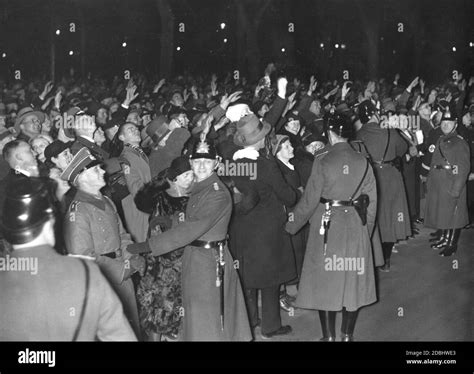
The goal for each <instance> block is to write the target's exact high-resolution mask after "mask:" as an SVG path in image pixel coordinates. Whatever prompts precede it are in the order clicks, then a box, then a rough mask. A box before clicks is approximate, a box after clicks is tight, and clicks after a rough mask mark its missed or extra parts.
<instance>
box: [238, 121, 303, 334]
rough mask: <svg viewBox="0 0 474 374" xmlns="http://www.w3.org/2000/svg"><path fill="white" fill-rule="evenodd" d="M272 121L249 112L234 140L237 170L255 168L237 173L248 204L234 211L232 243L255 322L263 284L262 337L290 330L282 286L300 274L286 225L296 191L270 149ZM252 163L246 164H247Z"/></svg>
mask: <svg viewBox="0 0 474 374" xmlns="http://www.w3.org/2000/svg"><path fill="white" fill-rule="evenodd" d="M270 130H271V125H270V124H268V123H266V122H260V120H259V119H258V117H257V116H255V115H253V114H250V115H247V116H245V117H243V118H242V119H241V120H240V121H239V122H238V124H237V132H236V134H235V136H234V143H235V144H236V145H238V146H241V147H244V149H242V150H239V151H237V152H235V154H234V156H233V158H234V161H235V162H236V163H235V164H236V168H237V169H236V170H246V169H247V170H256V175H255V176H256V178H254V177H252V176H237V177H234V181H235V185H236V188H237V190H238V191H239V192H240V193H241V194H242V196H243V198H242V200H243V201H244V202H250V204H247V205H246V207H245V209H240V210H239V213H237V212H236V214H235V215H234V217H233V223H232V231H231V247H232V251H233V253H234V256H235V259H236V260H237V261H238V265H239V272H240V276H241V279H242V283H243V285H244V288H245V293H246V300H247V307H248V311H249V318H250V323H251V324H252V327H256V326H257V325H258V324H259V320H258V306H257V300H258V293H257V292H258V290H261V293H262V321H261V323H262V326H261V327H262V330H261V331H262V337H263V338H271V337H272V336H275V335H285V334H288V333H290V332H291V327H290V326H282V325H281V318H280V305H279V294H280V286H281V285H282V284H284V283H286V282H289V281H291V280H293V279H295V278H296V276H297V274H296V266H295V256H294V252H293V248H292V246H291V239H290V235H288V234H287V233H286V232H285V231H284V225H285V222H286V220H287V215H286V212H285V206H293V205H294V204H295V203H296V199H297V192H296V191H295V190H294V189H293V188H292V187H291V186H290V185H288V184H287V183H286V181H285V179H284V178H283V175H282V174H281V171H280V169H279V167H278V164H277V161H276V159H275V157H274V156H273V155H272V154H271V151H270V149H269V148H270V144H269V140H268V138H267V136H266V135H267V134H268V133H269V132H270ZM246 167H247V168H246Z"/></svg>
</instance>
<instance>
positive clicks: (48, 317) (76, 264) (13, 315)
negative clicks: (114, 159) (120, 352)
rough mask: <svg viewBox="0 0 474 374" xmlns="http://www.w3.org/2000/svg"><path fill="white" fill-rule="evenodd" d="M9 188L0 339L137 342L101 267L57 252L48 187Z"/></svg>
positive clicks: (35, 183)
mask: <svg viewBox="0 0 474 374" xmlns="http://www.w3.org/2000/svg"><path fill="white" fill-rule="evenodd" d="M10 187H11V188H9V189H8V190H7V196H6V199H5V206H4V209H3V210H2V217H1V225H0V227H1V229H2V232H3V234H4V237H5V238H6V239H7V241H8V242H9V243H10V244H12V246H13V251H12V252H11V253H8V254H6V255H4V257H3V258H1V259H0V284H1V287H0V300H1V303H0V340H5V341H11V340H21V341H71V340H96V339H98V340H136V338H135V335H134V334H133V332H132V329H131V327H130V325H129V324H128V321H127V320H126V318H125V316H124V314H123V310H122V305H121V303H120V301H119V299H118V297H117V295H116V294H115V293H114V291H113V290H112V289H111V287H110V285H109V284H108V283H107V281H106V280H105V278H104V277H103V275H102V274H101V272H100V270H99V268H98V267H97V265H95V264H94V263H92V262H91V261H88V260H83V259H78V258H72V257H66V256H62V255H60V254H58V253H57V252H56V251H55V250H54V249H53V247H52V246H53V245H54V230H53V227H54V218H53V209H52V205H51V203H50V199H49V198H48V192H47V189H46V188H45V186H44V184H43V183H42V182H41V181H40V180H38V179H37V178H30V179H29V180H28V181H26V182H23V183H22V184H21V185H18V184H15V185H12V186H10ZM83 309H84V311H83Z"/></svg>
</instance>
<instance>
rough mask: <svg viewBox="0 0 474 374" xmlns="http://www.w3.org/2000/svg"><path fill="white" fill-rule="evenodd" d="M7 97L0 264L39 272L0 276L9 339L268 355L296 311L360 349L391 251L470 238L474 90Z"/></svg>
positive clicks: (123, 88) (262, 87) (383, 86)
mask: <svg viewBox="0 0 474 374" xmlns="http://www.w3.org/2000/svg"><path fill="white" fill-rule="evenodd" d="M0 85H1V86H2V88H3V91H2V96H1V97H0V98H1V100H0V101H1V102H0V151H2V154H3V159H2V160H1V161H0V174H1V175H0V209H1V211H0V218H1V222H0V227H1V233H2V247H1V252H2V254H1V257H2V258H3V259H4V261H3V262H2V263H3V264H7V262H8V263H11V264H13V263H14V262H15V261H17V262H18V261H19V259H20V258H23V259H24V261H26V260H27V259H30V258H37V259H38V266H39V268H38V272H37V274H33V273H32V272H27V271H11V267H10V271H0V283H1V284H2V287H1V289H0V298H1V299H2V303H1V304H0V340H109V341H110V340H148V341H163V340H167V341H176V340H183V341H203V340H219V341H221V340H222V341H224V340H225V341H229V340H239V341H250V340H252V339H255V334H256V330H257V329H260V333H261V336H262V338H264V339H271V338H273V337H275V336H280V335H287V334H290V333H291V332H292V328H291V326H289V325H282V320H281V313H282V311H283V312H290V311H292V310H294V308H304V309H312V310H317V311H318V313H319V317H320V322H321V328H322V332H323V337H322V340H324V341H335V340H336V331H335V318H336V313H337V312H338V311H342V316H343V318H342V324H341V340H343V341H351V340H353V334H354V328H355V324H356V319H357V312H358V310H359V309H360V308H361V307H363V306H365V305H370V304H373V303H374V302H376V301H377V293H376V281H375V279H376V277H375V273H376V271H377V269H379V270H380V271H382V272H388V271H390V268H391V266H394V267H397V263H396V262H394V263H393V264H391V254H392V253H393V252H396V251H397V244H398V243H400V242H404V241H407V240H408V241H409V240H410V238H413V237H414V236H416V235H418V233H419V228H420V225H424V226H425V227H429V228H432V229H434V231H433V233H432V239H431V241H432V243H431V247H432V248H433V249H434V250H436V251H437V252H438V253H439V254H440V255H441V256H445V257H447V256H452V255H453V254H455V253H456V251H457V247H458V241H459V237H460V235H461V231H462V229H468V228H470V227H472V226H470V222H471V223H472V222H473V220H472V218H473V216H474V173H473V172H474V162H473V160H472V158H473V157H474V125H473V124H472V123H473V120H474V90H473V85H474V78H473V77H471V78H470V79H463V77H462V75H459V76H458V77H457V79H456V80H455V81H452V80H450V81H445V82H433V83H431V82H425V81H424V80H423V79H421V78H419V77H416V78H415V79H413V81H411V82H410V83H409V84H408V85H404V84H402V80H401V77H400V75H399V74H397V75H396V76H395V77H394V79H380V80H378V81H374V80H371V81H368V82H362V81H354V82H352V81H347V80H346V81H344V82H338V81H334V82H318V81H317V80H316V78H315V77H313V76H312V77H310V79H308V81H307V82H305V79H303V78H302V77H284V76H281V75H280V74H278V72H277V68H276V67H275V65H274V64H269V65H268V66H267V68H266V70H265V75H264V76H263V78H262V79H260V80H259V81H258V82H249V81H247V80H246V79H245V78H243V79H237V80H235V79H234V77H233V76H232V75H231V74H228V75H227V76H225V77H217V76H216V75H215V74H213V75H212V76H204V75H203V76H191V75H184V76H177V77H175V78H174V79H172V80H169V81H168V80H165V79H161V80H160V81H159V82H158V83H156V81H149V80H147V78H146V77H145V76H144V75H141V74H137V75H136V76H133V77H131V78H130V79H128V80H122V79H120V78H118V77H115V78H114V79H113V80H112V81H107V80H105V79H98V78H97V79H96V78H89V79H75V78H74V77H72V76H70V77H65V78H63V79H62V80H61V81H60V82H57V83H56V84H54V83H53V82H46V83H44V82H41V81H36V80H34V81H31V82H24V81H15V82H13V83H12V84H7V83H6V82H0ZM426 245H427V246H428V245H430V244H429V243H426ZM0 270H5V267H4V268H1V269H0ZM291 285H296V287H297V289H298V293H297V297H294V296H291V295H289V294H288V292H287V290H286V287H287V286H291ZM259 291H260V292H259ZM259 294H260V297H261V309H260V311H261V313H259V307H258V305H259Z"/></svg>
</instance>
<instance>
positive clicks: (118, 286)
mask: <svg viewBox="0 0 474 374" xmlns="http://www.w3.org/2000/svg"><path fill="white" fill-rule="evenodd" d="M63 230H64V240H65V243H66V249H67V251H68V253H70V254H77V255H85V256H91V257H96V262H97V264H98V265H99V267H100V269H101V270H102V272H103V274H104V276H105V277H106V278H107V279H108V280H109V282H110V284H111V286H112V287H113V289H114V290H115V292H117V295H118V296H119V298H120V300H121V301H122V304H123V308H124V311H125V315H126V316H127V318H128V319H129V321H130V323H131V325H132V327H133V328H134V330H135V332H136V333H137V335H139V323H138V310H137V302H136V298H135V289H134V287H133V282H132V280H131V279H130V278H128V279H125V280H124V277H125V274H126V272H127V262H126V260H128V259H129V258H130V257H131V256H130V254H128V253H127V252H126V251H125V249H126V247H127V245H129V244H131V243H132V240H131V238H130V235H129V234H128V233H127V232H126V231H125V229H124V227H123V225H122V222H121V221H120V217H119V216H118V213H117V210H116V208H115V206H114V204H113V202H112V201H111V200H110V199H109V198H107V197H105V196H102V198H100V199H98V198H95V197H94V196H92V195H90V194H87V193H85V192H83V191H80V190H79V191H78V192H77V194H76V196H75V198H74V200H73V202H72V203H71V205H70V206H69V209H68V212H67V213H66V216H65V219H64V229H63ZM120 250H121V251H120ZM111 252H116V254H117V257H116V258H115V259H112V258H110V257H106V256H102V255H103V254H106V253H111Z"/></svg>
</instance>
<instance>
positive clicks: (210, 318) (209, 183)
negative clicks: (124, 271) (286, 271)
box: [128, 141, 252, 341]
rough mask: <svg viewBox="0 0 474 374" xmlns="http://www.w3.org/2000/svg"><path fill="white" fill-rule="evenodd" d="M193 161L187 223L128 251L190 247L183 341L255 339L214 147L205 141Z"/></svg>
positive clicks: (229, 202) (185, 269)
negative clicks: (229, 240)
mask: <svg viewBox="0 0 474 374" xmlns="http://www.w3.org/2000/svg"><path fill="white" fill-rule="evenodd" d="M190 157H191V168H192V170H193V173H194V175H195V180H194V185H193V188H192V190H191V195H190V197H189V201H188V205H187V208H186V218H185V221H184V222H182V223H180V224H179V225H177V226H173V228H172V229H170V230H168V231H166V232H164V233H162V234H159V235H155V236H152V237H150V238H149V239H148V240H147V241H146V242H144V243H138V244H132V245H130V246H129V247H128V249H129V250H130V252H131V253H146V252H152V254H153V256H161V255H163V254H165V253H168V252H171V251H174V250H176V249H178V248H181V247H183V246H186V248H185V250H184V254H183V259H182V277H181V284H182V293H183V314H184V316H183V317H184V319H183V339H182V340H185V341H239V340H241V341H249V340H251V339H252V334H251V331H250V326H249V321H248V317H247V311H246V308H245V300H244V296H243V293H242V288H241V285H240V281H239V277H238V274H237V271H236V269H235V268H234V264H233V259H232V257H231V255H230V252H229V251H228V248H227V245H226V237H227V227H228V224H229V220H230V215H231V212H232V199H231V196H230V193H229V191H228V190H227V188H226V187H225V185H224V184H223V183H222V182H221V180H220V179H219V177H218V176H217V175H216V173H215V172H214V170H215V168H216V167H217V154H216V152H215V149H214V147H211V146H210V145H208V144H207V143H206V142H204V141H203V142H201V143H199V144H198V145H197V147H196V148H195V149H194V151H193V152H192V153H191V155H190Z"/></svg>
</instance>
